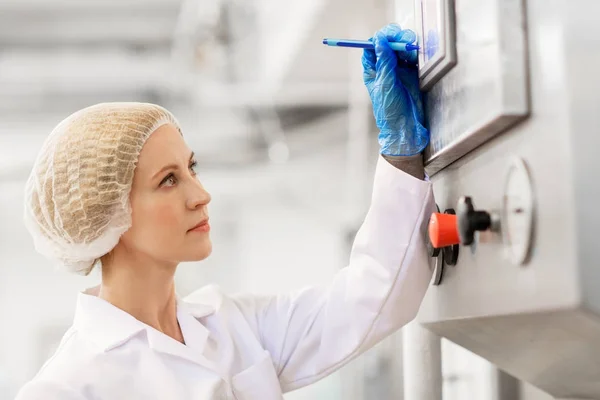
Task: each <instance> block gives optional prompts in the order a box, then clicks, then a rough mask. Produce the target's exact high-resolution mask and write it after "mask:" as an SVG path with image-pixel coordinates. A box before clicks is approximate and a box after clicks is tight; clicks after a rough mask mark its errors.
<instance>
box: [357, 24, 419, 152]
mask: <svg viewBox="0 0 600 400" xmlns="http://www.w3.org/2000/svg"><path fill="white" fill-rule="evenodd" d="M371 40H373V42H374V44H375V49H374V50H372V49H366V50H364V52H363V57H362V64H363V80H364V82H365V85H366V86H367V89H368V91H369V96H370V97H371V102H372V103H373V114H374V115H375V121H376V123H377V127H378V128H379V145H380V146H381V154H383V155H391V156H413V155H417V154H419V153H421V152H422V151H423V150H424V149H425V147H427V145H428V144H429V131H428V130H427V129H426V128H425V127H424V126H423V124H424V118H425V117H424V113H423V104H422V101H421V92H420V89H419V72H418V70H417V68H416V67H412V66H411V65H414V64H416V62H417V52H416V51H400V52H395V51H394V50H392V49H391V48H390V45H389V42H402V43H414V41H415V40H416V35H415V33H414V32H412V31H410V30H402V29H401V28H400V26H399V25H397V24H390V25H387V26H385V27H383V28H382V29H380V30H379V31H377V32H376V33H375V36H374V37H373V38H372V39H371Z"/></svg>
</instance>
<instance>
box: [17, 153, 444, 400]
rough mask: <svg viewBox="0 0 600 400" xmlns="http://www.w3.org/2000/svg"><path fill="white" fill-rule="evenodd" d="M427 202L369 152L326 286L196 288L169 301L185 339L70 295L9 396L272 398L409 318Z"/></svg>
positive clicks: (423, 260) (421, 290) (419, 280)
mask: <svg viewBox="0 0 600 400" xmlns="http://www.w3.org/2000/svg"><path fill="white" fill-rule="evenodd" d="M434 207H435V204H434V199H433V194H432V188H431V184H430V183H429V182H426V181H421V180H417V179H415V178H413V177H412V176H410V175H407V174H405V173H404V172H402V171H400V170H398V169H396V168H395V167H393V166H392V165H390V164H389V163H388V162H387V161H385V160H384V159H383V158H381V157H380V159H379V161H378V164H377V169H376V173H375V180H374V187H373V197H372V202H371V207H370V209H369V212H368V214H367V216H366V218H365V221H364V223H363V225H362V227H361V229H360V230H359V232H358V234H357V236H356V239H355V242H354V245H353V249H352V253H351V257H350V263H349V266H348V267H346V268H344V269H342V270H340V272H339V273H338V274H337V275H336V276H335V278H334V281H333V283H331V285H330V286H329V287H326V288H317V287H309V288H306V289H303V290H300V291H298V292H295V293H290V294H287V295H283V296H272V297H271V296H265V297H257V296H228V295H226V294H224V293H222V292H221V291H220V290H219V288H218V287H216V286H208V287H205V288H202V289H200V290H199V291H197V292H195V293H193V294H192V295H190V296H189V297H187V298H185V299H178V305H177V318H178V320H179V324H180V326H181V331H182V333H183V337H184V339H185V343H186V344H185V345H183V344H181V343H179V342H178V341H176V340H174V339H172V338H170V337H168V336H166V335H164V334H162V333H161V332H159V331H157V330H155V329H154V328H152V327H150V326H148V325H145V324H144V323H142V322H140V321H138V320H136V319H135V318H133V317H132V316H131V315H129V314H127V313H125V312H124V311H122V310H120V309H118V308H116V307H114V306H113V305H111V304H110V303H108V302H105V301H104V300H102V299H100V298H98V297H96V296H95V295H92V294H89V293H80V294H79V298H78V302H77V308H76V313H75V319H74V323H73V326H72V327H71V328H70V329H69V330H68V332H67V333H66V334H65V336H64V338H63V340H62V342H61V344H60V346H59V348H58V350H57V351H56V353H55V354H54V356H53V357H52V358H51V359H50V360H49V361H48V362H47V363H46V364H45V365H44V367H43V368H42V369H41V371H40V372H39V373H38V375H37V376H36V377H35V378H34V379H33V380H32V381H31V382H29V383H28V384H26V385H25V386H24V387H23V388H22V389H21V391H20V393H19V395H18V396H17V399H18V400H32V399H45V400H58V399H61V400H83V399H86V400H116V399H127V400H133V399H161V400H165V399H238V400H250V399H252V400H271V399H282V393H284V392H287V391H290V390H294V389H297V388H300V387H302V386H306V385H308V384H310V383H313V382H315V381H317V380H319V379H321V378H323V377H325V376H327V375H329V374H331V373H332V372H334V371H335V370H337V369H339V368H340V367H342V366H343V365H344V364H346V363H348V362H349V361H350V360H351V359H353V358H354V357H356V356H358V355H359V354H361V353H363V352H364V351H365V350H367V349H369V348H371V347H372V346H373V345H375V344H376V343H377V342H379V341H380V340H382V339H383V338H385V337H386V336H387V335H389V334H391V333H392V332H394V331H396V330H397V329H399V328H400V327H402V326H403V325H405V324H406V323H407V322H409V321H410V320H412V319H413V318H414V317H415V316H416V314H417V311H418V309H419V306H420V304H421V301H422V299H423V297H424V295H425V291H426V289H427V287H428V285H429V282H430V279H431V271H430V269H429V264H428V256H427V251H426V247H425V243H424V237H425V234H426V228H427V220H428V217H429V216H430V215H431V213H432V212H433V211H434ZM284 267H285V266H284Z"/></svg>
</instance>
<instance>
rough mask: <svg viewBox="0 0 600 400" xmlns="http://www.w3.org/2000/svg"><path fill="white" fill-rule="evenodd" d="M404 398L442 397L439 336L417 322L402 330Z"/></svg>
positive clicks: (408, 399)
mask: <svg viewBox="0 0 600 400" xmlns="http://www.w3.org/2000/svg"><path fill="white" fill-rule="evenodd" d="M402 354H403V360H402V361H403V363H402V364H403V368H402V369H403V371H404V400H442V383H443V382H442V349H441V339H440V337H439V336H437V335H435V334H434V333H432V332H431V331H429V330H428V329H426V328H424V327H423V326H422V325H421V324H419V322H418V321H416V320H413V321H412V322H410V323H409V324H408V325H406V326H405V327H404V328H403V329H402Z"/></svg>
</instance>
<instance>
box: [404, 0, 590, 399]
mask: <svg viewBox="0 0 600 400" xmlns="http://www.w3.org/2000/svg"><path fill="white" fill-rule="evenodd" d="M415 10H416V11H417V12H416V20H417V32H418V35H419V40H420V43H421V45H422V47H423V54H421V59H420V69H421V70H420V74H421V78H422V86H423V89H424V90H426V91H427V95H426V110H427V113H428V120H429V123H430V129H431V135H432V141H431V145H430V148H429V149H428V151H427V162H426V165H427V166H426V169H427V171H428V173H429V175H430V176H431V179H432V181H433V184H434V192H435V196H436V201H437V203H438V206H439V208H440V211H441V212H444V211H445V210H449V209H454V211H455V212H459V213H460V214H461V215H459V218H463V222H464V221H466V224H467V225H464V226H467V228H465V229H466V231H468V232H467V234H468V235H470V236H471V238H470V239H472V243H470V244H469V245H466V244H467V243H468V242H469V240H467V241H465V240H464V239H465V238H463V237H461V240H463V244H461V245H460V246H459V247H458V255H457V254H456V252H454V251H452V250H455V249H452V248H446V249H444V251H439V252H437V253H436V254H435V255H436V256H435V257H432V262H431V268H433V269H435V270H436V273H435V274H434V275H435V279H434V280H433V281H432V285H433V287H432V288H431V290H429V292H428V294H427V296H426V298H425V301H424V303H423V305H422V308H421V310H420V312H419V315H418V321H419V323H420V324H421V325H422V326H424V327H425V328H427V329H428V330H430V331H432V332H434V333H436V334H437V335H439V336H442V337H445V338H448V339H449V340H451V341H453V342H455V343H457V344H459V345H460V346H462V347H464V348H466V349H468V350H470V351H472V352H474V353H475V354H477V355H480V356H482V357H484V358H485V359H487V360H489V361H490V362H492V363H493V364H495V365H497V366H498V367H500V368H501V369H503V370H505V371H506V372H508V373H509V374H511V375H513V376H515V377H517V378H518V379H521V380H523V381H526V382H529V383H531V384H532V385H534V386H536V387H538V388H540V389H541V390H543V391H545V392H547V393H549V394H550V395H552V396H554V397H555V398H557V399H567V398H569V399H600V267H598V266H597V265H596V253H595V251H596V246H597V245H596V244H595V230H596V229H598V228H600V211H599V210H598V209H597V208H596V207H595V206H596V200H597V199H598V198H599V195H600V184H599V183H598V181H599V179H598V173H600V157H599V156H598V153H597V151H598V149H600V90H599V89H600V84H599V83H598V82H599V79H598V78H597V77H596V73H597V71H600V39H599V38H600V23H599V21H598V16H599V15H600V2H599V1H597V0H581V1H577V2H568V1H566V0H454V1H452V0H416V1H415ZM478 212H479V214H477V213H478ZM476 215H480V216H481V215H483V216H484V217H486V218H488V219H489V223H487V224H485V223H484V224H483V225H480V226H477V223H476V222H475V216H476ZM469 223H471V225H469ZM454 258H455V259H454Z"/></svg>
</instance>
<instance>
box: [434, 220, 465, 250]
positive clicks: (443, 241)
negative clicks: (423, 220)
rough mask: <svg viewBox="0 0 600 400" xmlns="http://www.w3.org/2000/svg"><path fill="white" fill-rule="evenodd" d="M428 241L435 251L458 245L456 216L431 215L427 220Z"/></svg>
mask: <svg viewBox="0 0 600 400" xmlns="http://www.w3.org/2000/svg"><path fill="white" fill-rule="evenodd" d="M429 240H430V241H431V244H432V245H433V247H435V248H436V249H440V248H442V247H446V246H452V245H455V244H459V243H460V237H459V236H458V223H457V218H456V215H453V214H441V213H433V214H431V218H430V219H429Z"/></svg>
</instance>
